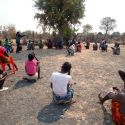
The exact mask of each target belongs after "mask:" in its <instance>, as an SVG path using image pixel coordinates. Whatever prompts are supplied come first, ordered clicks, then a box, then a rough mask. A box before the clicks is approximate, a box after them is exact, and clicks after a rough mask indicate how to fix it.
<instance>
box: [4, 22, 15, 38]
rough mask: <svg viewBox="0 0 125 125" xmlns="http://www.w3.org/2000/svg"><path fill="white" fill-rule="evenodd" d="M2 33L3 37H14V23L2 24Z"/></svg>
mask: <svg viewBox="0 0 125 125" xmlns="http://www.w3.org/2000/svg"><path fill="white" fill-rule="evenodd" d="M2 34H3V37H4V38H9V39H15V36H16V28H15V25H13V24H9V25H4V26H3V29H2Z"/></svg>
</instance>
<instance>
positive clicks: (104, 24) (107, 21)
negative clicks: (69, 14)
mask: <svg viewBox="0 0 125 125" xmlns="http://www.w3.org/2000/svg"><path fill="white" fill-rule="evenodd" d="M115 27H116V20H115V19H112V18H111V17H105V18H103V19H102V20H101V26H100V29H101V30H104V32H105V35H106V36H107V35H108V33H109V32H110V31H112V30H113V29H114V28H115Z"/></svg>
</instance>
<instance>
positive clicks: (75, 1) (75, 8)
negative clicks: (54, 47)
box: [35, 0, 85, 38]
mask: <svg viewBox="0 0 125 125" xmlns="http://www.w3.org/2000/svg"><path fill="white" fill-rule="evenodd" d="M84 2H85V0H35V8H36V9H37V10H38V12H37V13H36V15H35V18H36V19H37V20H38V23H39V25H43V26H44V27H45V26H46V27H49V28H51V29H53V30H58V34H59V35H60V38H62V37H63V36H64V31H65V28H68V29H72V26H73V25H75V24H77V23H80V22H79V19H81V18H82V17H84V11H85V7H84V6H85V5H84Z"/></svg>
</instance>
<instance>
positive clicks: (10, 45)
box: [3, 38, 14, 53]
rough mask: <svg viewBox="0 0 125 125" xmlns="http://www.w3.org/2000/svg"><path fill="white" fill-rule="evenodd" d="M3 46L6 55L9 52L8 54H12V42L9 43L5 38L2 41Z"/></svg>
mask: <svg viewBox="0 0 125 125" xmlns="http://www.w3.org/2000/svg"><path fill="white" fill-rule="evenodd" d="M3 45H4V47H5V49H6V51H7V53H8V52H10V53H12V52H13V50H14V49H13V47H12V42H11V41H10V40H9V39H8V38H6V39H5V40H4V42H3Z"/></svg>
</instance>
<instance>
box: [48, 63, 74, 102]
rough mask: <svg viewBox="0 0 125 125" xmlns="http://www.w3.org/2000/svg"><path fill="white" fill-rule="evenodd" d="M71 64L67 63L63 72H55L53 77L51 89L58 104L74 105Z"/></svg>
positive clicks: (62, 68) (63, 67)
mask: <svg viewBox="0 0 125 125" xmlns="http://www.w3.org/2000/svg"><path fill="white" fill-rule="evenodd" d="M71 67H72V66H71V64H70V63H69V62H65V63H64V64H63V65H62V67H61V72H53V73H52V75H51V79H50V81H51V88H52V91H53V101H54V102H55V103H57V104H65V103H70V104H71V103H72V102H73V101H72V98H73V93H74V91H73V89H71V86H72V77H71V76H70V70H71Z"/></svg>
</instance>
